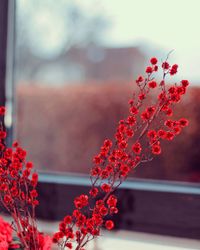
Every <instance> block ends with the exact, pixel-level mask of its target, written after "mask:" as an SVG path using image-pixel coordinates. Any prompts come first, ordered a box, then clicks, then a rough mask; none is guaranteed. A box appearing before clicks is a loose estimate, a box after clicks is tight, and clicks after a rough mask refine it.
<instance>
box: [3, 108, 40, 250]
mask: <svg viewBox="0 0 200 250" xmlns="http://www.w3.org/2000/svg"><path fill="white" fill-rule="evenodd" d="M4 114H5V108H4V107H0V116H4ZM6 136H7V133H6V131H5V129H4V126H3V123H2V122H1V124H0V201H1V203H2V204H3V206H4V207H5V208H6V209H7V211H8V212H9V213H10V215H11V216H12V217H13V219H14V222H15V224H14V228H13V229H14V230H15V231H16V232H17V235H18V237H19V239H20V240H21V242H22V244H23V246H24V247H25V249H31V250H38V249H40V250H42V249H44V245H45V242H44V239H45V238H44V237H45V236H44V235H42V234H41V233H40V232H39V231H38V229H37V225H36V221H35V207H36V206H37V205H38V204H39V202H38V200H37V197H38V193H37V191H36V186H37V183H38V174H37V173H36V172H34V171H33V164H32V163H31V162H26V151H25V150H24V149H22V148H21V147H20V146H19V144H18V142H14V143H13V145H12V148H8V147H7V146H6V143H5V140H6ZM5 249H6V248H5Z"/></svg>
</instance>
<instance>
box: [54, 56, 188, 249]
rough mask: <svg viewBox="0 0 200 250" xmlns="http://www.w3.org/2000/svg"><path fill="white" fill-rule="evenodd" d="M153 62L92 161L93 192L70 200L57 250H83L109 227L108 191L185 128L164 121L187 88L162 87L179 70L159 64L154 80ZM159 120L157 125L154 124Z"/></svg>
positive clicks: (182, 122)
mask: <svg viewBox="0 0 200 250" xmlns="http://www.w3.org/2000/svg"><path fill="white" fill-rule="evenodd" d="M157 63H158V60H157V58H155V57H154V58H151V60H150V65H149V66H148V67H147V68H146V73H147V75H146V76H139V77H138V78H137V80H136V84H137V85H138V87H139V92H138V95H135V94H133V98H132V99H131V100H130V101H129V105H130V108H129V114H128V116H127V117H126V118H125V119H123V120H120V121H119V124H118V126H117V130H116V133H115V139H114V141H111V140H109V139H106V140H105V141H104V143H103V145H102V147H101V149H100V152H99V154H97V155H96V156H95V157H94V158H93V164H94V165H93V167H92V169H91V173H90V174H91V180H92V187H91V189H90V191H89V193H88V194H81V195H80V196H78V197H77V198H75V200H74V205H75V210H74V211H73V213H72V215H67V216H66V217H65V218H64V219H63V221H62V222H61V223H60V226H59V231H58V232H57V233H55V234H54V236H53V242H54V243H58V244H59V245H60V246H61V248H62V249H64V248H65V247H67V248H68V249H75V250H83V249H84V247H85V245H86V244H87V243H88V242H89V241H90V240H91V239H93V238H95V237H97V236H98V235H100V230H101V227H102V226H105V227H106V228H107V229H108V230H111V229H112V228H113V227H114V223H113V221H112V220H111V219H110V217H111V216H112V215H113V214H116V213H118V209H117V197H116V196H114V194H113V192H114V191H115V190H116V189H117V188H118V187H119V185H120V184H121V183H122V182H123V181H124V180H125V179H126V178H127V176H128V175H129V173H130V171H131V170H133V169H135V168H136V167H137V166H138V165H139V164H141V163H143V162H147V161H149V160H151V159H152V157H153V156H155V155H158V154H160V153H161V141H162V140H169V141H170V140H172V139H174V138H175V136H177V135H178V134H180V132H181V131H182V129H183V128H184V127H185V126H187V125H188V121H187V120H186V119H184V118H181V119H179V120H172V119H169V117H171V116H172V115H173V111H172V108H173V107H174V106H175V105H176V104H177V103H178V102H180V100H181V98H182V96H183V95H184V94H185V93H186V88H187V86H188V85H189V82H188V81H187V80H182V81H181V82H180V84H175V85H174V86H171V87H167V85H166V83H165V81H166V77H167V75H169V76H172V75H174V74H176V72H177V68H178V65H177V64H174V65H172V66H170V65H169V63H168V62H167V60H166V61H165V62H163V63H162V65H161V69H162V72H163V77H162V80H161V81H156V80H155V76H154V74H155V73H156V72H157V71H158V69H159V66H158V64H157ZM151 91H155V92H154V93H155V94H157V98H156V100H155V101H154V102H153V103H152V102H151V101H149V98H148V96H149V93H151ZM158 121H159V122H158Z"/></svg>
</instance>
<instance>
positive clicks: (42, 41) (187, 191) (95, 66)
mask: <svg viewBox="0 0 200 250" xmlns="http://www.w3.org/2000/svg"><path fill="white" fill-rule="evenodd" d="M191 2H192V3H193V4H192V3H191ZM198 4H199V3H198V1H194V0H193V1H185V2H184V3H182V6H181V10H182V12H180V6H179V3H178V1H175V2H174V1H173V2H171V4H170V3H169V2H168V4H167V6H166V5H165V6H163V4H162V3H161V2H160V1H153V2H152V1H151V2H149V3H147V2H144V1H140V2H138V1H127V3H124V2H122V1H119V2H117V3H115V4H113V2H112V1H105V0H104V1H103V0H102V1H85V2H84V3H82V1H64V0H63V1H60V2H59V3H58V2H55V1H51V0H45V1H42V2H41V1H23V0H19V1H17V2H16V8H15V9H14V10H13V12H12V11H11V10H12V9H11V10H10V16H9V18H12V17H13V15H14V14H15V13H16V22H15V28H16V43H15V67H14V72H13V73H14V76H15V78H14V84H15V90H14V96H15V98H16V101H15V103H14V105H15V109H16V120H15V123H13V128H14V133H15V135H16V137H17V138H18V140H19V141H20V142H21V143H22V145H23V146H24V147H25V148H27V150H28V151H29V157H30V159H31V160H32V161H33V162H34V163H35V166H36V167H37V169H38V170H39V171H40V172H41V173H42V174H41V182H40V184H39V189H40V190H39V191H40V195H41V206H40V210H38V214H39V216H40V217H42V218H46V219H59V218H61V217H62V216H63V215H64V214H65V213H66V210H71V205H72V200H73V198H74V197H75V196H76V195H78V194H79V193H80V190H81V191H83V190H87V189H88V183H89V179H88V177H87V173H88V172H89V169H90V167H91V159H92V156H93V155H94V154H95V153H96V152H97V151H98V149H99V147H100V146H101V143H102V141H103V139H104V138H105V137H110V138H112V136H113V134H114V127H115V126H114V124H116V122H117V121H118V120H119V119H121V118H123V116H124V114H125V112H126V109H127V100H128V97H129V96H130V90H131V88H132V85H133V84H134V83H133V79H134V78H136V76H137V74H139V73H141V72H142V70H143V69H144V67H145V63H146V60H147V58H148V57H149V56H151V55H155V56H158V57H159V58H163V56H165V55H166V54H167V53H168V51H169V50H171V49H173V48H174V47H176V48H177V51H175V52H174V54H173V55H172V59H173V61H175V60H177V61H179V62H180V65H181V66H182V69H180V75H179V76H180V77H181V76H185V77H187V78H189V79H191V80H192V81H193V82H194V84H193V86H192V87H191V89H190V92H189V94H188V97H187V99H185V100H184V102H183V103H182V105H181V107H180V110H178V111H177V113H179V114H183V115H184V116H187V117H188V116H189V117H190V120H191V123H192V124H191V126H190V127H189V128H188V130H187V131H186V132H185V134H184V135H182V136H181V137H180V139H179V138H178V139H177V140H176V142H175V143H174V144H173V146H172V145H166V146H165V153H164V154H163V157H160V158H159V159H157V160H155V161H153V162H151V163H150V164H149V165H147V166H146V167H145V166H144V167H142V168H139V169H138V171H137V172H136V174H135V175H134V179H133V178H131V179H130V180H129V181H127V183H125V184H124V185H122V188H121V189H119V191H118V195H119V196H120V197H123V203H121V205H120V206H121V207H120V211H121V214H120V215H119V216H116V220H117V223H116V224H117V225H118V227H119V228H124V229H129V230H138V231H145V232H152V233H160V234H170V235H177V236H183V237H191V238H199V233H198V232H199V225H200V223H199V222H200V221H199V220H200V219H199V216H198V209H199V204H200V201H199V197H200V196H199V193H200V191H199V190H200V189H199V184H198V182H199V178H200V177H199V176H200V170H199V157H198V151H199V139H198V138H199V127H198V120H199V118H198V116H199V112H198V106H197V104H198V91H199V87H198V80H199V78H200V76H199V70H198V69H197V66H196V65H198V53H199V51H200V50H199V47H198V46H199V42H198V41H199V38H200V36H199V34H198V32H197V31H196V30H195V29H194V31H193V29H191V28H190V27H196V24H197V23H198V21H199V20H198V18H199V16H198V13H197V10H198ZM144 5H146V6H145V7H144ZM36 9H37V11H36ZM188 9H191V12H190V13H191V14H190V16H189V18H187V19H186V18H183V16H184V17H185V16H187V15H188ZM122 10H123V11H122ZM163 10H165V11H166V13H169V12H170V18H169V17H166V16H164V14H163ZM11 12H12V13H11ZM149 13H150V14H149ZM195 13H196V14H195ZM5 18H6V17H5ZM9 20H11V19H9ZM160 24H162V25H160ZM175 24H176V25H175ZM9 27H10V29H9V34H12V31H13V30H11V28H12V27H11V26H9ZM183 27H184V28H183ZM196 28H197V27H196ZM176 30H178V31H179V32H176ZM141 34H142V35H141ZM194 36H195V37H196V39H191V37H194ZM9 46H11V44H10V45H9ZM189 67H190V68H189ZM185 72H186V73H185ZM191 72H192V73H191ZM7 93H8V92H7ZM11 100H12V98H11ZM61 173H62V174H61ZM60 174H61V175H60ZM77 174H78V176H77ZM82 174H84V175H82ZM145 178H146V179H148V180H145ZM169 181H170V182H169ZM171 181H173V182H171ZM180 182H181V183H180ZM195 182H196V183H195ZM69 190H70V192H69ZM66 197H67V198H66ZM50 198H51V199H50ZM47 201H48V202H47ZM55 204H56V205H55Z"/></svg>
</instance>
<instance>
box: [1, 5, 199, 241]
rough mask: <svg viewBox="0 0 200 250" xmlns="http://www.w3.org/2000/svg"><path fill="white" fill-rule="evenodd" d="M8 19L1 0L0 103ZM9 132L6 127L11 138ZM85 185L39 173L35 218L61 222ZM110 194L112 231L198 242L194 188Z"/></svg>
mask: <svg viewBox="0 0 200 250" xmlns="http://www.w3.org/2000/svg"><path fill="white" fill-rule="evenodd" d="M14 21H15V1H14V0H1V1H0V79H1V84H0V105H4V104H5V103H13V101H14V100H13V95H12V94H9V95H8V93H14V91H13V90H14V88H13V86H14V85H13V76H14V73H13V72H14V71H13V69H14V59H13V58H14V50H13V48H14V32H15V31H14ZM7 38H8V39H7ZM6 52H7V53H6ZM8 81H9V82H10V85H9V88H8V85H7V86H6V84H8ZM6 89H7V92H6ZM11 90H12V91H11ZM10 112H11V113H12V109H11V111H10ZM12 128H13V126H11V127H10V128H9V135H10V136H9V138H11V139H12V137H13V133H12ZM10 141H11V140H10ZM89 187H90V180H89V178H88V177H86V176H72V175H66V176H64V175H57V176H56V175H55V174H40V181H39V185H38V191H39V194H40V196H39V200H40V206H39V207H38V209H37V215H38V218H41V219H47V220H59V219H62V218H63V216H64V215H65V214H66V213H70V212H71V211H72V210H73V199H74V197H76V196H77V195H79V194H81V193H84V192H87V191H88V190H89ZM116 195H117V196H118V197H119V211H120V212H119V214H118V215H116V216H114V217H113V219H114V220H115V224H116V229H126V230H133V231H139V232H148V233H155V234H162V235H172V236H177V237H186V238H193V239H200V216H199V215H200V212H199V211H200V188H199V185H198V184H189V183H178V182H166V181H155V180H140V179H136V178H135V179H134V178H133V179H132V180H128V181H127V182H126V183H124V184H122V186H121V187H120V188H119V189H118V190H117V192H116ZM47 201H48V202H47Z"/></svg>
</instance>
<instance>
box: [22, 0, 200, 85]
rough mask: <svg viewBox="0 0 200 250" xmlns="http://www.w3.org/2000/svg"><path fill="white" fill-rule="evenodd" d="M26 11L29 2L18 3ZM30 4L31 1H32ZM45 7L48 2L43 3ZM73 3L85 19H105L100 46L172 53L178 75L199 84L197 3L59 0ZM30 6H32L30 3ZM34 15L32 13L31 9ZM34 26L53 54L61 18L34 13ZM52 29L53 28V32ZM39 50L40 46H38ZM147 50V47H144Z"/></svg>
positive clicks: (199, 5) (199, 4) (199, 7)
mask: <svg viewBox="0 0 200 250" xmlns="http://www.w3.org/2000/svg"><path fill="white" fill-rule="evenodd" d="M19 1H20V3H21V9H22V10H23V9H24V10H26V8H27V7H28V5H29V3H30V2H31V0H19ZM32 1H33V0H32ZM44 2H46V3H48V0H46V1H44ZM55 2H56V4H59V3H60V2H62V3H64V2H66V4H67V3H70V2H75V3H77V4H78V5H79V6H80V7H81V8H83V9H84V10H85V11H86V13H88V15H93V14H94V13H97V14H101V13H103V15H105V16H106V17H107V18H108V19H109V20H110V27H109V29H108V31H107V32H106V35H105V37H104V38H103V42H104V43H105V44H106V45H110V46H120V47H121V46H134V45H138V44H141V43H142V44H146V46H147V45H148V46H150V48H151V50H153V51H156V49H157V48H158V49H163V54H165V53H167V52H168V51H170V50H172V49H174V50H175V51H174V53H173V56H172V58H171V59H173V61H176V62H177V63H178V64H179V65H180V70H179V75H180V76H181V77H182V76H184V78H188V79H190V80H191V81H193V82H198V81H199V83H200V70H199V66H200V29H199V26H200V0H167V1H166V0H59V1H55ZM32 3H33V2H32ZM35 11H36V9H35ZM36 13H38V14H37V18H36V19H35V22H36V23H38V24H37V25H39V26H42V25H43V26H44V28H45V29H47V30H48V33H46V34H45V35H44V36H43V37H42V39H41V41H43V43H44V45H45V46H44V48H45V49H47V50H52V51H53V50H56V46H59V43H60V41H61V39H62V34H63V32H62V31H63V29H67V27H65V26H63V24H62V20H61V19H60V18H61V15H59V14H58V13H54V10H53V9H52V10H51V12H49V11H43V12H41V11H38V12H36ZM55 27H56V28H55ZM41 46H42V42H41ZM148 46H147V47H148Z"/></svg>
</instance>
